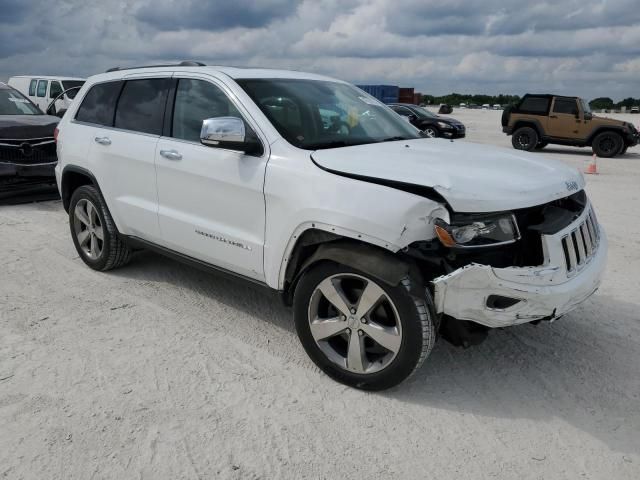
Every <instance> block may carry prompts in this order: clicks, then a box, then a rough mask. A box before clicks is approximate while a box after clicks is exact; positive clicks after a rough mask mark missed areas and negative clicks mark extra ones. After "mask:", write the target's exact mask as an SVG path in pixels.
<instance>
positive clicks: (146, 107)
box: [114, 78, 171, 135]
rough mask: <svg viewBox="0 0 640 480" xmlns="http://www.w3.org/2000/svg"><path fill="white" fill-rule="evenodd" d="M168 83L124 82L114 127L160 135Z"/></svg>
mask: <svg viewBox="0 0 640 480" xmlns="http://www.w3.org/2000/svg"><path fill="white" fill-rule="evenodd" d="M170 82H171V80H170V79H168V78H145V79H140V80H128V81H126V82H125V84H124V88H123V89H122V94H121V95H120V100H118V107H117V108H116V119H115V124H114V126H115V127H116V128H122V129H124V130H132V131H135V132H142V133H149V134H152V135H161V134H162V123H163V120H164V108H165V103H166V100H167V92H168V89H169V86H170Z"/></svg>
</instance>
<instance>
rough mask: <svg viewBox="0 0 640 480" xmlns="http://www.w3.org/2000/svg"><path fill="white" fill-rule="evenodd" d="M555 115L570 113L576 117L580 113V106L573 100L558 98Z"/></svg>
mask: <svg viewBox="0 0 640 480" xmlns="http://www.w3.org/2000/svg"><path fill="white" fill-rule="evenodd" d="M553 111H554V113H568V114H570V115H575V114H576V113H578V106H577V105H576V101H575V100H574V99H573V98H556V100H555V102H553Z"/></svg>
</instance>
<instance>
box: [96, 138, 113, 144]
mask: <svg viewBox="0 0 640 480" xmlns="http://www.w3.org/2000/svg"><path fill="white" fill-rule="evenodd" d="M94 140H95V142H96V143H99V144H100V145H111V140H109V137H96V138H94Z"/></svg>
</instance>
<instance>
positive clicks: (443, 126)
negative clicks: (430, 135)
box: [436, 122, 453, 130]
mask: <svg viewBox="0 0 640 480" xmlns="http://www.w3.org/2000/svg"><path fill="white" fill-rule="evenodd" d="M436 123H437V124H438V126H439V127H440V128H444V129H445V130H447V129H451V128H453V127H452V126H451V125H449V124H448V123H444V122H436Z"/></svg>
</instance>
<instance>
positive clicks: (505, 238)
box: [435, 213, 520, 248]
mask: <svg viewBox="0 0 640 480" xmlns="http://www.w3.org/2000/svg"><path fill="white" fill-rule="evenodd" d="M435 229H436V234H437V235H438V239H439V240H440V242H441V243H442V244H443V245H444V246H445V247H455V248H479V247H495V246H497V245H506V244H509V243H513V242H515V241H517V240H520V230H519V229H518V223H517V222H516V218H515V216H514V215H513V214H512V213H507V214H504V213H502V214H496V215H458V216H454V217H453V218H452V221H451V225H449V224H448V223H447V222H445V221H444V220H442V219H437V220H436V221H435Z"/></svg>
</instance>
